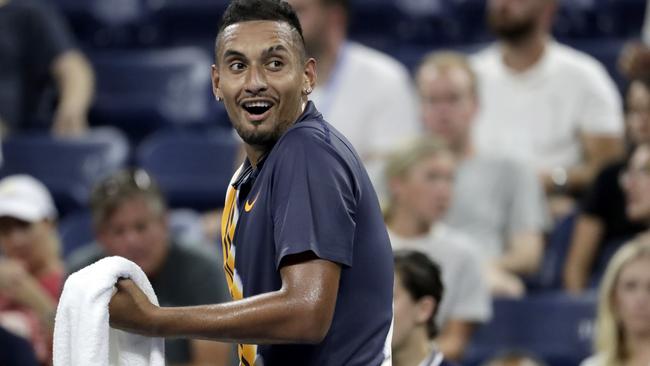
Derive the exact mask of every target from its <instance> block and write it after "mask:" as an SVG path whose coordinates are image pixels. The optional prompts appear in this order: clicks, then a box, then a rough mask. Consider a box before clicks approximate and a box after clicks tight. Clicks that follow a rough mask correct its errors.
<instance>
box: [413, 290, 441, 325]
mask: <svg viewBox="0 0 650 366" xmlns="http://www.w3.org/2000/svg"><path fill="white" fill-rule="evenodd" d="M437 306H438V304H436V300H435V299H434V298H433V297H432V296H423V297H422V298H420V299H419V300H418V302H417V320H418V322H420V323H426V322H428V321H429V319H431V316H432V315H433V314H434V313H435V311H436V307H437Z"/></svg>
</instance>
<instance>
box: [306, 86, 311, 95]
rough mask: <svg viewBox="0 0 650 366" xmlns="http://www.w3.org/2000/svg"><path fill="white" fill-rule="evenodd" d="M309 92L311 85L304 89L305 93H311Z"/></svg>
mask: <svg viewBox="0 0 650 366" xmlns="http://www.w3.org/2000/svg"><path fill="white" fill-rule="evenodd" d="M311 92H312V90H311V86H310V87H308V88H307V89H305V94H311Z"/></svg>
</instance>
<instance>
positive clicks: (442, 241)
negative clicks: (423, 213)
mask: <svg viewBox="0 0 650 366" xmlns="http://www.w3.org/2000/svg"><path fill="white" fill-rule="evenodd" d="M431 237H432V240H433V241H434V242H435V244H434V246H435V247H436V248H438V249H439V251H440V252H443V253H444V254H445V256H449V257H454V258H455V259H456V260H457V261H458V262H471V263H474V262H478V257H477V255H476V244H475V243H474V239H473V238H472V237H471V236H469V235H467V234H465V233H464V232H462V231H459V230H457V229H455V228H453V227H451V226H449V225H447V224H444V223H437V224H436V226H435V227H434V229H433V230H432V234H431Z"/></svg>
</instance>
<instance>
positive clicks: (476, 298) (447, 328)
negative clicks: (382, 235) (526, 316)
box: [385, 139, 491, 360]
mask: <svg viewBox="0 0 650 366" xmlns="http://www.w3.org/2000/svg"><path fill="white" fill-rule="evenodd" d="M454 165H455V162H454V158H453V156H452V153H451V152H450V151H449V150H447V149H446V148H445V147H444V146H443V145H442V144H440V143H439V142H437V141H435V140H433V139H426V140H418V141H415V142H414V143H410V144H409V145H408V146H406V147H405V148H403V149H402V150H399V151H397V152H396V153H395V154H394V155H393V156H391V157H390V158H389V159H388V162H387V165H386V177H387V186H388V188H389V197H390V198H389V201H388V206H387V208H386V214H385V218H386V225H387V227H388V234H389V236H390V239H391V243H392V245H393V249H412V250H418V251H421V252H423V253H425V254H427V255H428V256H429V257H430V258H431V259H432V260H433V261H435V262H437V263H439V264H440V266H441V269H442V282H443V284H444V286H445V289H447V290H446V294H445V297H444V298H443V299H442V302H441V303H440V308H439V310H438V317H437V319H436V323H437V325H438V327H439V328H440V334H439V335H438V336H437V337H436V340H435V341H436V344H437V346H438V349H439V350H440V351H441V352H442V353H443V354H444V355H445V356H446V357H448V358H449V359H451V360H458V359H460V358H461V357H462V354H463V351H464V349H465V346H466V345H467V343H468V341H469V339H470V337H471V335H472V332H473V330H474V328H475V327H476V325H478V324H480V323H482V322H485V321H486V320H488V318H489V317H490V313H491V307H490V305H491V303H490V301H491V299H490V294H489V291H488V288H487V284H486V283H485V282H484V281H483V273H482V271H483V269H482V265H481V263H480V261H479V259H478V256H477V255H476V253H475V249H474V248H475V245H474V244H472V243H471V239H470V238H468V237H466V236H464V235H463V234H462V233H459V232H456V231H455V230H454V229H452V228H450V227H448V226H447V225H445V224H443V223H442V222H441V219H442V217H443V216H444V214H445V213H446V211H447V208H448V206H449V201H450V199H451V194H452V185H453V175H454Z"/></svg>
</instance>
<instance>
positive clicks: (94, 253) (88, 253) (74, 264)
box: [65, 242, 106, 275]
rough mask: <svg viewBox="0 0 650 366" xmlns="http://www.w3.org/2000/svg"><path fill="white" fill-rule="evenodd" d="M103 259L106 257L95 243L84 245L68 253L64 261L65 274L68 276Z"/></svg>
mask: <svg viewBox="0 0 650 366" xmlns="http://www.w3.org/2000/svg"><path fill="white" fill-rule="evenodd" d="M104 257H106V253H105V252H104V250H103V249H102V247H101V246H100V245H99V244H98V243H97V242H92V243H90V244H88V245H84V246H82V247H80V248H78V249H76V250H75V251H73V252H72V253H70V255H69V256H68V258H67V259H66V261H65V264H66V272H67V274H68V275H70V274H72V273H74V272H77V271H78V270H80V269H82V268H84V267H87V266H89V265H91V264H93V263H95V262H97V261H98V260H100V259H102V258H104Z"/></svg>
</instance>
